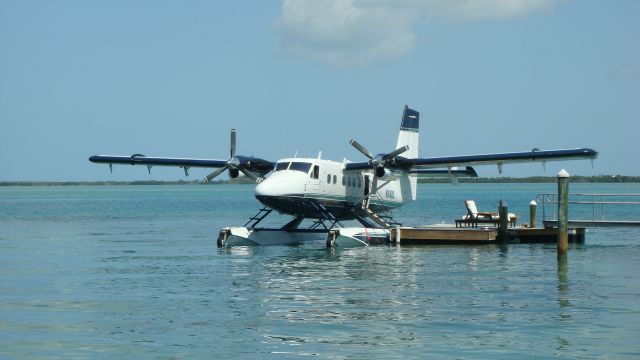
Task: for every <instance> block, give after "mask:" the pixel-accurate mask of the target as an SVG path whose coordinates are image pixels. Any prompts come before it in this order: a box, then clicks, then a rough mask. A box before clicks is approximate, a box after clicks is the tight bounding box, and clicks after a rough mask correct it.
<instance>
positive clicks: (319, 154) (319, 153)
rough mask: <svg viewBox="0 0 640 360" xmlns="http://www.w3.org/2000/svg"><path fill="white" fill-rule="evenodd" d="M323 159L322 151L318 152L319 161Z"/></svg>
mask: <svg viewBox="0 0 640 360" xmlns="http://www.w3.org/2000/svg"><path fill="white" fill-rule="evenodd" d="M321 158H322V150H320V151H318V160H320V159H321Z"/></svg>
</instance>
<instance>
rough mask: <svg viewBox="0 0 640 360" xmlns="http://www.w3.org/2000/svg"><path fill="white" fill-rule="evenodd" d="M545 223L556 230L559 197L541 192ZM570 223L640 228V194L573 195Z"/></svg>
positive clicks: (537, 200)
mask: <svg viewBox="0 0 640 360" xmlns="http://www.w3.org/2000/svg"><path fill="white" fill-rule="evenodd" d="M536 202H537V203H538V205H540V204H542V221H543V224H544V226H545V227H552V226H554V224H555V223H556V222H557V219H558V217H557V216H558V214H557V212H558V195H557V194H556V193H541V194H538V196H536ZM569 223H570V224H572V225H580V226H640V194H579V193H575V194H569Z"/></svg>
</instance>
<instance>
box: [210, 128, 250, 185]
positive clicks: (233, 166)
mask: <svg viewBox="0 0 640 360" xmlns="http://www.w3.org/2000/svg"><path fill="white" fill-rule="evenodd" d="M230 155H231V157H230V158H229V160H227V164H226V165H225V166H223V167H221V168H220V169H217V170H215V171H213V172H212V173H211V174H209V175H207V176H205V177H204V181H206V182H209V181H211V180H213V179H214V178H215V177H216V176H218V175H220V174H222V173H223V172H224V171H225V170H229V176H230V177H231V178H232V179H235V178H237V177H238V176H239V175H240V173H243V174H244V175H245V176H246V177H248V178H249V179H251V180H253V181H258V177H257V176H256V175H254V174H253V173H252V172H251V171H249V170H247V169H245V166H250V165H251V163H250V162H249V161H247V162H246V163H244V164H243V163H241V162H240V160H239V159H238V158H237V157H236V129H231V141H230Z"/></svg>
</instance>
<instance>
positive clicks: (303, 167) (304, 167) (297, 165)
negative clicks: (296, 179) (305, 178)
mask: <svg viewBox="0 0 640 360" xmlns="http://www.w3.org/2000/svg"><path fill="white" fill-rule="evenodd" d="M309 169H311V163H308V162H292V163H291V166H290V167H289V170H296V171H302V172H303V173H305V174H307V173H309Z"/></svg>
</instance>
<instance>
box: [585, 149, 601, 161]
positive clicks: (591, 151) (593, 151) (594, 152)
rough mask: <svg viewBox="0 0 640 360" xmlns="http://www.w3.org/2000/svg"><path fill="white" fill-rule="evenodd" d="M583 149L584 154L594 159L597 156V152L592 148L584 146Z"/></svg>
mask: <svg viewBox="0 0 640 360" xmlns="http://www.w3.org/2000/svg"><path fill="white" fill-rule="evenodd" d="M584 151H585V153H586V154H588V155H589V156H591V158H592V159H596V158H597V157H598V152H597V151H595V150H593V149H589V148H586V149H584Z"/></svg>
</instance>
